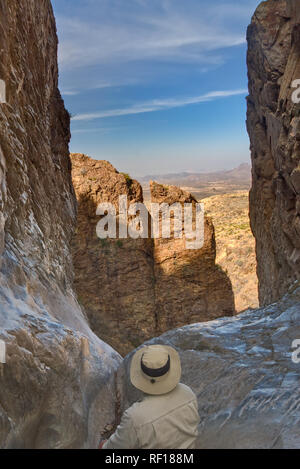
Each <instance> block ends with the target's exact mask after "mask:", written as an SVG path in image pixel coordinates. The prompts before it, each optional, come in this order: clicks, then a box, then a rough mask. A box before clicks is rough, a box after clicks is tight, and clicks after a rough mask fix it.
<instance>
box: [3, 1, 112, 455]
mask: <svg viewBox="0 0 300 469" xmlns="http://www.w3.org/2000/svg"><path fill="white" fill-rule="evenodd" d="M0 44H1V49H0V79H1V80H3V81H4V82H5V84H6V103H5V102H1V104H0V146H1V149H0V263H1V270H0V339H1V340H2V341H4V342H5V344H6V364H2V365H0V366H1V370H0V371H1V373H0V447H2V448H15V447H17V448H45V447H47V448H62V447H64V448H73V447H93V446H94V445H95V442H96V440H97V438H98V437H99V432H101V430H103V429H104V427H105V425H106V424H108V423H110V422H111V421H113V420H114V403H113V400H112V398H111V395H112V392H113V389H114V383H113V380H111V378H112V377H113V373H114V370H115V368H116V366H117V364H118V363H119V356H118V354H117V353H116V352H114V351H113V350H112V349H111V348H110V347H109V346H107V345H106V344H105V343H103V342H102V341H100V340H99V339H98V338H97V337H96V336H95V335H94V334H93V333H92V331H91V330H90V328H89V326H88V324H87V320H86V317H85V315H84V314H83V312H82V310H81V308H80V307H79V305H78V303H77V301H76V299H75V295H74V293H73V290H72V277H73V268H72V261H71V254H70V241H71V237H72V233H73V230H74V228H75V226H74V225H75V216H76V199H75V195H74V191H73V187H72V182H71V164H70V159H69V155H68V141H69V135H70V134H69V115H68V113H67V112H66V110H65V109H64V104H63V101H62V99H61V97H60V93H59V91H58V88H57V79H58V78H57V77H58V71H57V58H56V57H57V37H56V28H55V21H54V17H53V13H52V8H51V4H50V1H49V0H40V1H39V2H36V1H35V0H3V1H1V2H0Z"/></svg>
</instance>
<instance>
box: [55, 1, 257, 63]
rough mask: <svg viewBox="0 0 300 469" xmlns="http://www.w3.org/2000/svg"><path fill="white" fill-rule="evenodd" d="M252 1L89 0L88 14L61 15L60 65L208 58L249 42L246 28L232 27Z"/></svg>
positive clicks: (86, 3)
mask: <svg viewBox="0 0 300 469" xmlns="http://www.w3.org/2000/svg"><path fill="white" fill-rule="evenodd" d="M56 1H59V0H56ZM254 1H255V0H253V1H252V3H251V1H250V0H249V1H248V5H247V3H244V4H243V5H240V6H237V5H236V3H233V2H232V1H231V2H230V1H229V2H225V3H223V4H222V6H220V7H218V8H216V5H213V4H207V3H206V2H205V5H204V4H203V2H201V1H199V0H196V1H195V0H189V1H188V2H186V1H185V2H182V0H172V1H168V0H151V1H149V0H147V1H144V0H134V1H133V0H126V2H124V0H122V1H119V0H109V1H101V2H89V1H86V2H85V9H86V10H87V11H88V12H89V19H88V20H87V19H84V18H85V16H86V15H84V14H82V15H79V14H77V15H75V16H73V17H67V16H62V15H60V16H58V19H57V20H58V26H59V34H60V47H59V61H60V66H61V68H62V69H67V70H68V69H75V68H80V67H86V66H93V65H101V64H102V65H107V64H111V63H113V64H115V63H116V62H119V63H120V64H122V63H127V62H133V61H147V60H151V61H153V60H157V61H160V60H164V61H172V62H179V63H182V62H185V63H186V62H199V63H206V60H208V61H209V60H212V58H211V55H212V52H214V51H217V50H220V49H224V48H228V47H234V46H237V45H241V44H243V43H245V28H243V27H239V28H238V27H232V18H235V19H238V18H244V17H245V16H246V17H247V15H248V16H249V17H250V12H251V11H253V2H254ZM211 3H213V2H211Z"/></svg>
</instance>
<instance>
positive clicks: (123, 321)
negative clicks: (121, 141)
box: [71, 154, 156, 354]
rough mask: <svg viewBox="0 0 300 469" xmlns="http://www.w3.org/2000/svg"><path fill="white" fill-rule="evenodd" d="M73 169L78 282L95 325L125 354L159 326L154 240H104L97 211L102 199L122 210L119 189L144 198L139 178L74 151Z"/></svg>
mask: <svg viewBox="0 0 300 469" xmlns="http://www.w3.org/2000/svg"><path fill="white" fill-rule="evenodd" d="M71 159H72V175H73V184H74V187H75V191H76V195H77V199H78V220H77V230H76V235H75V237H74V241H73V247H72V252H73V259H74V266H75V274H76V275H75V288H76V291H77V295H78V298H79V301H80V302H81V304H82V305H83V306H84V308H85V311H86V313H87V315H88V317H89V320H90V324H91V327H92V329H93V331H94V332H95V333H96V334H98V335H99V337H101V338H102V339H103V340H105V341H106V342H108V343H109V344H111V345H112V346H113V347H114V348H116V349H117V350H118V351H119V352H120V353H123V354H126V353H128V352H129V351H130V350H132V348H135V347H136V346H138V345H139V344H140V343H141V342H143V341H144V340H147V339H149V337H153V335H154V333H155V330H156V319H155V314H156V308H155V296H154V277H153V276H154V270H153V243H152V240H151V239H149V240H148V239H137V240H134V239H130V238H128V239H122V240H119V239H105V240H100V239H99V238H98V236H97V233H96V226H97V223H98V222H99V220H100V216H97V215H96V210H97V206H98V204H99V203H101V202H111V203H112V204H113V205H114V206H115V208H116V210H117V213H118V208H119V195H127V198H128V203H135V202H142V201H143V194H142V188H141V186H140V184H139V183H138V182H137V181H134V180H131V179H129V177H127V179H126V177H125V176H124V175H123V174H120V173H118V172H117V171H116V169H115V168H114V167H113V166H112V165H111V164H110V163H108V162H107V161H97V160H93V159H91V158H89V157H88V156H86V155H81V154H73V155H71Z"/></svg>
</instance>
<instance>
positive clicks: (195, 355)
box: [118, 284, 300, 449]
mask: <svg viewBox="0 0 300 469" xmlns="http://www.w3.org/2000/svg"><path fill="white" fill-rule="evenodd" d="M299 337H300V285H299V284H298V285H295V286H294V289H293V291H291V292H290V293H289V294H288V295H286V297H284V298H283V300H282V301H280V302H278V303H277V304H274V305H272V306H269V307H266V308H262V309H258V310H256V311H248V312H246V313H242V314H240V315H238V316H235V317H234V318H223V319H217V320H215V321H210V322H206V323H199V324H194V325H191V326H185V327H182V328H180V329H176V330H173V331H170V332H167V333H165V334H164V335H162V336H161V337H159V338H156V339H153V340H152V341H150V342H148V344H150V343H151V344H152V343H155V344H166V345H170V346H172V347H175V348H176V349H177V350H178V352H179V354H180V357H181V362H182V370H183V374H182V379H181V381H182V382H183V383H185V384H187V385H188V386H190V387H191V388H192V389H193V391H194V392H195V393H196V395H197V398H198V404H199V414H200V425H199V438H198V440H197V446H196V447H197V448H200V449H203V448H217V449H222V448H225V449H226V448H227V449H228V448H232V449H238V448H265V449H269V448H278V449H279V448H299V446H300V427H299V419H300V374H299V367H300V364H296V363H293V361H292V351H293V350H292V342H293V341H294V340H295V339H298V338H299ZM130 361H131V355H129V356H127V357H126V358H125V360H124V362H123V364H122V365H121V367H120V369H119V371H118V388H119V389H120V390H121V408H122V409H126V408H127V407H129V406H130V405H131V404H132V403H133V402H135V401H136V400H137V399H139V398H141V397H142V396H141V394H140V393H139V391H138V390H137V389H135V388H133V386H132V385H131V383H130V382H129V379H128V376H129V368H130Z"/></svg>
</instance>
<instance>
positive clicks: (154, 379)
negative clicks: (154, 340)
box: [130, 345, 181, 395]
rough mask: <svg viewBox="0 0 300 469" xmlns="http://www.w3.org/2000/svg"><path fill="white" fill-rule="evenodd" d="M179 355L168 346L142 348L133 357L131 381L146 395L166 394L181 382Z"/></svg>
mask: <svg viewBox="0 0 300 469" xmlns="http://www.w3.org/2000/svg"><path fill="white" fill-rule="evenodd" d="M180 377H181V364H180V357H179V354H178V353H177V352H176V350H175V349H173V348H172V347H169V346H167V345H149V346H145V347H142V348H140V349H139V350H137V352H135V354H134V355H133V357H132V360H131V365H130V380H131V382H132V384H133V386H135V387H136V388H137V389H139V390H140V391H143V392H144V393H146V394H153V395H158V394H166V393H168V392H170V391H172V390H173V389H174V388H175V387H176V386H177V384H178V383H179V381H180Z"/></svg>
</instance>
